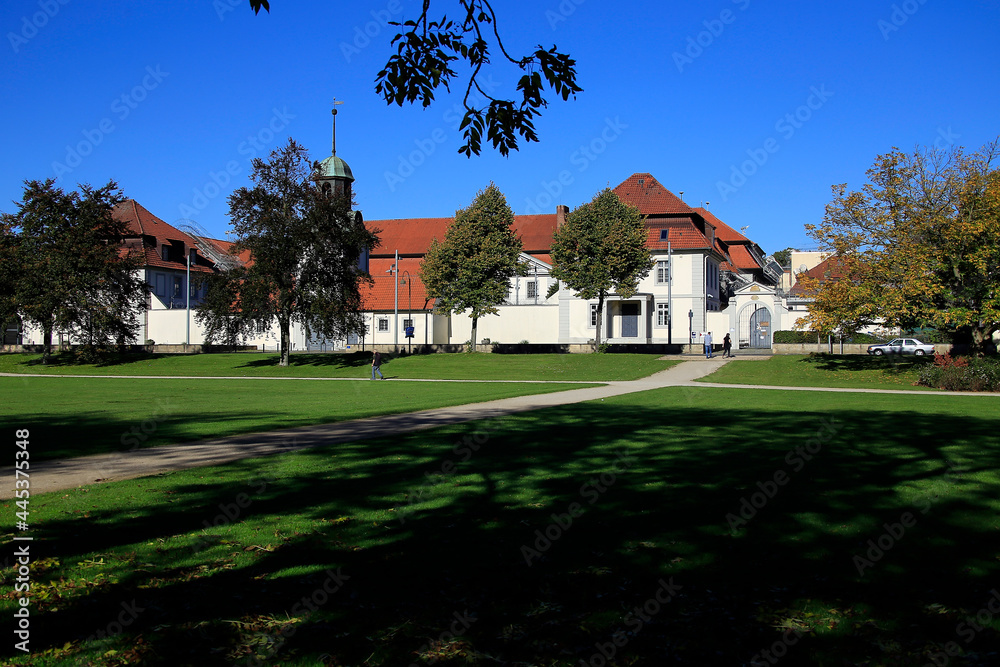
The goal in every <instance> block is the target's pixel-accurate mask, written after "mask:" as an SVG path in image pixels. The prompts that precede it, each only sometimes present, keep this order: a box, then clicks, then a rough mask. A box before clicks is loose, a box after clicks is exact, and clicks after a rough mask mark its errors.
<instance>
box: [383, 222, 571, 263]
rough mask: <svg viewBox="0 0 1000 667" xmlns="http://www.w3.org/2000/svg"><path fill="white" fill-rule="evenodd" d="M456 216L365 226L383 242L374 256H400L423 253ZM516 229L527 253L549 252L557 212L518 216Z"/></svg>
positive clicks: (442, 236)
mask: <svg viewBox="0 0 1000 667" xmlns="http://www.w3.org/2000/svg"><path fill="white" fill-rule="evenodd" d="M453 221H454V218H406V219H402V220H366V221H365V226H366V227H367V228H368V229H369V230H371V231H377V232H378V236H379V240H380V241H381V243H380V244H379V246H378V248H376V249H375V250H374V251H373V252H372V257H392V256H394V254H395V252H396V251H397V250H398V251H399V254H400V255H411V256H422V255H424V254H426V252H427V249H428V248H430V246H431V239H434V238H436V239H437V240H439V241H443V240H444V236H445V234H446V233H447V232H448V228H449V227H450V226H451V223H452V222H453ZM513 228H514V232H515V233H516V234H517V235H518V236H519V237H521V244H522V245H523V247H524V251H525V252H529V253H548V252H549V251H550V250H551V249H552V235H553V234H554V233H555V231H556V214H555V213H547V214H540V215H516V216H514V224H513Z"/></svg>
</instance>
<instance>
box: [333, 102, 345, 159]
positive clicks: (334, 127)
mask: <svg viewBox="0 0 1000 667" xmlns="http://www.w3.org/2000/svg"><path fill="white" fill-rule="evenodd" d="M338 104H343V102H338V101H337V98H336V97H334V98H333V148H332V151H333V152H332V153H331V155H333V156H334V157H336V156H337V105H338Z"/></svg>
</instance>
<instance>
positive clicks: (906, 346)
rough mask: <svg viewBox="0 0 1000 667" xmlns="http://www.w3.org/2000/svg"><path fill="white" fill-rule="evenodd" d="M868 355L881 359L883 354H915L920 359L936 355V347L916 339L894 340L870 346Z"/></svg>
mask: <svg viewBox="0 0 1000 667" xmlns="http://www.w3.org/2000/svg"><path fill="white" fill-rule="evenodd" d="M868 354H874V355H875V356H876V357H880V356H882V355H883V354H915V355H917V356H918V357H919V356H923V355H925V354H934V346H933V345H931V344H930V343H921V342H920V341H919V340H917V339H916V338H893V339H892V340H890V341H889V342H888V343H876V344H875V345H869V346H868Z"/></svg>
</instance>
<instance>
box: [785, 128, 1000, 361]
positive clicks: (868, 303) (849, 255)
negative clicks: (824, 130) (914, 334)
mask: <svg viewBox="0 0 1000 667" xmlns="http://www.w3.org/2000/svg"><path fill="white" fill-rule="evenodd" d="M997 155H998V144H997V142H996V141H994V142H993V143H991V144H988V145H987V146H985V147H983V148H982V149H981V150H979V151H978V152H976V153H973V154H966V153H965V151H964V150H963V149H961V148H958V147H955V148H951V149H947V150H943V149H928V150H916V151H914V152H913V153H902V152H901V151H899V150H898V149H893V150H892V152H890V153H888V154H886V155H882V156H879V157H878V159H877V160H876V161H875V164H874V166H873V167H872V168H871V169H869V170H868V183H866V184H865V185H864V187H863V189H862V190H861V191H860V192H848V191H847V187H846V185H838V186H835V187H834V189H833V194H834V196H833V200H832V201H831V203H830V204H828V205H827V208H826V215H825V216H824V219H823V223H822V224H821V225H817V226H813V225H807V226H806V229H807V230H808V232H809V233H810V235H811V236H812V237H813V238H815V239H816V240H817V241H819V242H820V244H821V246H822V247H823V249H825V250H828V251H830V252H832V253H834V255H835V257H836V261H837V262H838V264H839V267H840V270H839V271H838V274H839V275H838V278H837V279H835V280H821V279H818V278H816V279H811V280H810V279H807V280H805V281H803V283H802V284H803V287H804V288H806V289H807V290H809V291H810V292H811V294H812V295H813V297H814V299H815V301H814V303H813V304H812V305H811V306H810V313H809V316H808V317H807V318H805V319H804V320H802V324H805V325H809V326H811V327H812V328H815V329H817V330H820V331H827V330H834V329H835V328H836V327H837V326H838V322H847V323H849V325H850V327H854V328H856V327H858V326H861V325H864V324H880V325H883V326H886V327H899V328H902V329H911V328H914V327H933V328H936V329H939V330H942V331H948V332H951V333H952V334H953V336H954V338H955V340H956V341H957V342H968V343H970V344H971V345H972V347H973V348H974V349H975V350H977V351H981V350H983V349H984V348H985V347H988V346H989V343H990V338H991V337H992V335H993V333H994V332H996V331H997V330H998V328H1000V171H998V170H997V169H995V168H994V166H993V164H994V162H995V160H996V158H997Z"/></svg>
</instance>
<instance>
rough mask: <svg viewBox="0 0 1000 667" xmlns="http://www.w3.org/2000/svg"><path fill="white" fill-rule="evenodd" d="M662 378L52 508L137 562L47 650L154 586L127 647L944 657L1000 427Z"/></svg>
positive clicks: (69, 555) (561, 655) (59, 525)
mask: <svg viewBox="0 0 1000 667" xmlns="http://www.w3.org/2000/svg"><path fill="white" fill-rule="evenodd" d="M676 391H680V390H676ZM649 394H650V396H649V397H646V398H642V399H632V400H631V402H628V401H619V402H607V403H597V404H595V403H586V404H579V405H572V406H565V407H561V408H552V409H546V410H540V411H537V412H533V413H527V414H523V415H519V416H517V417H513V418H507V419H504V420H503V421H502V422H493V423H490V422H487V423H483V422H479V423H470V424H464V425H458V426H453V427H448V428H445V429H438V430H435V431H432V432H429V433H422V434H413V435H404V436H400V437H394V438H387V439H384V440H378V441H366V442H359V443H350V444H347V445H338V446H335V447H327V448H319V449H315V450H309V451H307V452H303V453H298V454H296V455H294V456H292V457H279V458H277V459H275V458H270V459H257V460H251V461H240V462H237V463H234V464H232V465H230V466H226V467H224V468H217V469H206V470H202V471H197V472H198V473H199V474H200V475H204V476H205V477H206V479H205V480H204V481H202V480H199V479H197V478H196V477H195V472H194V471H192V472H190V473H178V474H175V475H172V478H173V479H174V480H176V481H175V483H174V484H173V485H172V486H171V488H170V493H169V494H166V495H164V494H158V495H157V496H156V497H157V498H162V500H152V501H150V500H142V501H136V502H134V503H132V504H131V505H130V506H128V507H122V508H116V509H107V510H100V511H94V512H91V514H90V516H89V518H88V519H86V520H81V519H80V518H79V517H78V516H68V517H66V518H65V519H61V520H57V521H53V522H49V523H47V524H46V525H43V526H39V528H38V538H36V542H35V543H34V545H33V548H35V549H37V552H33V557H35V558H43V557H45V556H50V557H58V558H59V559H61V560H62V561H63V562H64V563H73V562H75V561H77V560H79V559H80V558H82V557H84V556H88V555H92V554H94V553H100V554H108V557H109V560H111V558H112V555H114V556H115V559H114V560H115V562H120V563H121V565H120V570H118V571H117V582H115V583H108V584H104V585H96V586H94V587H93V588H91V589H88V591H87V593H86V594H85V595H78V594H77V595H67V599H66V600H65V601H63V602H62V603H59V604H56V605H54V608H53V607H49V608H47V609H43V610H41V613H38V614H37V616H36V617H35V618H34V624H35V625H33V642H32V646H33V648H34V647H36V646H37V647H39V648H41V647H44V646H51V647H56V646H62V645H63V644H64V643H65V642H67V641H77V640H82V639H84V638H86V637H88V636H89V635H92V634H94V633H95V632H97V631H99V630H102V629H104V628H106V627H107V626H108V625H109V623H113V622H114V621H115V619H116V618H118V616H119V615H120V614H121V613H122V609H123V607H122V604H123V603H124V604H125V605H126V606H127V605H128V604H131V601H132V600H134V601H135V602H134V607H135V608H140V607H141V608H142V610H143V611H141V612H139V613H138V615H137V617H136V618H135V619H132V620H130V623H129V624H128V626H127V627H122V628H121V630H122V634H121V635H120V636H119V637H118V640H117V641H118V645H120V646H119V647H120V648H123V647H124V648H129V649H130V650H134V651H139V653H138V654H137V655H136V656H135V657H136V659H138V660H139V661H141V662H142V663H143V664H152V665H160V664H163V665H167V664H170V665H188V664H191V665H195V664H197V665H229V664H253V663H252V662H248V660H249V659H250V658H251V657H252V655H253V654H255V655H257V656H259V657H262V658H266V662H265V663H263V664H272V663H280V662H284V661H288V660H291V659H293V658H294V657H295V656H312V658H311V659H312V660H313V661H315V662H314V663H313V664H318V660H319V659H320V656H322V655H327V656H334V657H335V659H333V658H331V659H330V660H329V662H328V663H327V664H341V665H361V664H371V665H374V664H384V665H406V664H410V663H412V662H419V660H418V658H419V657H423V658H425V659H426V658H428V657H437V658H439V660H438V664H444V665H466V664H486V665H488V664H498V665H500V664H504V665H527V664H546V665H567V666H568V665H578V664H580V661H583V662H584V664H594V665H596V664H609V665H664V664H685V665H688V664H704V665H713V664H747V663H749V662H750V661H751V659H753V658H754V656H755V655H757V654H759V652H761V651H763V650H771V649H772V648H773V647H774V646H778V647H779V649H781V655H782V656H784V657H783V658H782V661H781V664H783V665H784V664H828V665H843V664H889V665H891V664H900V665H902V664H924V662H926V661H927V660H926V658H927V654H926V653H923V654H922V652H925V651H932V650H935V648H936V647H939V646H943V645H944V644H945V643H946V642H948V641H961V637H960V636H959V635H957V634H956V626H957V624H958V623H960V622H962V621H963V620H964V614H963V611H964V613H969V614H973V615H974V614H975V613H976V612H977V611H978V610H979V609H980V608H982V607H983V606H984V605H985V604H986V603H987V602H988V601H989V599H990V595H991V593H990V591H991V589H992V588H993V587H995V586H996V580H997V574H998V567H997V561H996V555H997V541H996V531H997V526H996V518H995V516H996V515H995V498H996V488H995V485H994V483H993V482H992V481H990V480H993V479H995V477H994V476H993V475H994V473H993V471H995V470H996V469H997V468H998V467H1000V450H998V448H997V446H996V445H995V444H986V443H993V442H994V440H993V439H992V438H993V435H994V434H995V430H996V426H997V420H996V419H993V418H983V417H958V416H954V415H948V414H944V413H938V414H927V413H924V412H920V411H896V412H875V411H868V410H837V411H830V412H824V411H810V410H802V409H797V407H796V405H795V403H794V402H793V401H794V398H789V399H787V400H786V401H785V402H784V403H783V404H780V405H777V404H778V402H777V401H772V402H771V403H770V404H769V408H768V410H767V411H766V412H764V411H760V410H753V409H736V410H730V411H728V413H727V415H728V417H729V418H728V419H727V420H726V421H725V422H724V423H713V424H711V425H706V424H705V413H704V411H703V410H700V409H690V408H687V407H684V406H683V405H678V403H679V402H680V401H677V400H667V401H664V400H662V398H663V397H666V396H671V395H672V396H674V397H676V396H677V394H676V393H673V394H671V393H670V391H669V390H668V391H667V392H650V393H649ZM706 395H707V394H706ZM654 399H655V400H654ZM831 416H834V417H835V418H836V419H837V420H838V421H835V422H829V421H824V420H829V418H830V417H831ZM776 423H780V424H782V430H781V431H780V432H776V431H775V430H774V424H776ZM974 443H978V444H974ZM473 445H475V446H476V449H474V448H473ZM799 448H802V449H799ZM619 453H627V455H628V457H629V458H625V459H623V458H620V457H619V456H618V454H619ZM466 458H468V460H464V459H466ZM629 459H631V460H629ZM449 461H450V462H451V463H452V465H453V466H454V469H453V470H452V467H451V466H446V465H445V464H446V463H447V462H449ZM949 465H950V467H949ZM955 469H960V470H959V471H958V472H955V471H954V470H955ZM442 470H448V471H449V472H446V473H444V474H442V473H441V471H442ZM779 472H783V473H784V474H785V476H786V477H784V478H783V477H780V476H776V475H777V473H779ZM275 474H277V476H278V477H277V479H274V480H273V481H270V482H266V483H263V484H262V483H261V480H265V481H266V480H268V479H270V478H271V476H272V475H275ZM779 479H780V480H783V483H781V484H779V483H778V482H777V481H776V480H779ZM772 485H773V486H772ZM911 488H912V489H913V493H910V491H911ZM109 490H112V487H108V489H105V490H104V492H108V491H109ZM240 494H246V496H245V497H243V496H241V495H240ZM407 497H410V498H416V499H417V500H416V502H414V503H409V502H407ZM744 500H746V502H747V503H748V505H747V507H748V508H749V509H741V508H743V507H744V503H743V501H744ZM574 503H576V504H577V506H578V507H576V506H574ZM924 508H926V510H927V511H923V509H924ZM373 511H374V512H375V514H374V515H371V514H370V513H371V512H373ZM741 512H742V514H741ZM906 512H909V513H910V514H911V515H912V516H913V519H914V520H913V521H912V522H909V521H907V522H906V523H909V524H910V525H908V526H905V527H903V528H902V530H901V532H900V531H897V530H896V529H895V528H894V524H902V522H903V519H902V518H901V517H902V516H903V514H904V513H906ZM372 516H375V517H378V518H376V519H375V520H374V521H373V520H372V518H371V517H372ZM730 516H736V517H739V518H741V519H743V521H742V523H740V522H739V521H736V522H734V521H732V520H731V519H730V518H729V517H730ZM220 517H221V519H220ZM400 517H402V520H400ZM244 522H245V523H244ZM206 523H207V524H208V525H209V526H214V527H212V528H205V525H206ZM373 524H374V525H373ZM734 524H736V525H734ZM886 524H888V525H889V529H888V530H887V529H886V528H885V527H884V526H885V525H886ZM302 525H306V526H308V529H302V530H299V528H300V527H301V526H302ZM248 526H249V527H252V528H254V529H259V532H257V533H255V537H250V536H248V535H247V534H246V532H245V531H244V532H240V531H239V530H237V529H238V528H239V529H241V530H243V529H245V528H246V527H248ZM734 528H735V529H734ZM297 531H298V532H297ZM893 531H895V532H893ZM887 532H888V533H889V534H890V537H891V536H892V535H896V534H898V537H891V542H890V540H889V539H882V536H883V535H884V534H886V533H887ZM184 536H191V539H186V538H185V537H184ZM870 539H871V540H874V542H875V545H876V546H879V545H880V544H881V545H882V546H884V547H886V548H884V549H881V551H882V553H881V554H878V553H876V552H872V553H871V554H869V555H867V556H866V554H868V551H869V549H870V546H869V543H868V540H870ZM879 540H881V542H880V541H879ZM147 543H151V544H158V545H159V546H157V547H156V549H155V550H152V551H150V552H148V553H145V554H144V555H143V558H144V559H148V560H149V561H150V562H139V561H133V562H130V561H128V558H129V549H130V548H132V549H134V547H130V546H129V545H141V544H147ZM35 553H37V555H34V554H35ZM248 553H249V554H256V555H257V557H256V558H253V559H252V562H247V561H246V559H244V560H239V556H238V555H239V554H248ZM132 555H133V557H134V556H135V554H134V551H133V552H132ZM858 555H862V556H864V557H865V558H867V559H868V560H870V561H871V565H869V566H864V567H862V572H861V573H860V574H859V571H858V567H859V566H858V564H857V560H856V557H857V556H858ZM118 559H122V560H121V561H119V560H118ZM237 563H239V564H237ZM327 568H329V569H330V570H331V572H332V573H334V574H336V573H337V572H338V569H337V568H340V569H339V572H340V575H341V581H340V583H341V584H342V586H341V587H340V588H339V589H337V590H336V591H335V592H329V591H330V589H332V588H335V586H334V585H332V584H330V581H331V574H330V573H327V572H326V570H327ZM345 575H346V577H347V578H344V577H345ZM324 585H326V589H325V590H324ZM664 585H666V587H667V588H664ZM671 586H672V588H671ZM72 592H73V591H69V593H72ZM321 592H322V593H321ZM657 596H659V598H660V600H659V601H657ZM668 597H669V601H664V600H666V599H667V598H668ZM303 599H305V600H307V601H308V604H307V603H305V602H303ZM651 601H652V602H651ZM45 604H46V603H45V602H40V603H39V605H40V606H45ZM309 605H312V606H313V607H314V608H315V611H311V610H310V609H309ZM637 606H638V607H639V608H640V611H639V612H633V611H632V610H634V609H635V608H636V607H637ZM643 608H645V610H643ZM289 618H293V619H295V622H294V623H293V624H292V625H289V626H287V628H288V630H287V636H284V637H283V636H282V635H281V634H280V632H279V631H280V629H281V627H282V623H285V622H286V621H287V620H288V619H289ZM787 628H793V629H798V630H800V631H802V632H803V634H802V636H801V638H799V637H798V636H796V635H794V634H791V635H788V634H783V633H784V629H787ZM619 631H621V632H622V634H617V635H616V632H619ZM36 633H37V634H36ZM447 633H451V634H450V635H448V634H447ZM616 638H617V639H618V641H617V643H616V641H615V640H616ZM439 639H440V640H443V642H442V643H441V644H440V645H438V646H437V649H435V650H439V652H438V653H433V652H432V651H431V648H423V649H422V647H428V646H431V647H432V648H433V645H431V644H429V642H432V641H434V640H439ZM962 648H963V649H964V650H975V651H977V652H980V653H986V652H988V651H995V650H997V649H998V648H1000V636H998V634H997V633H996V631H994V630H992V629H988V628H987V629H984V630H982V631H980V632H978V633H977V635H976V637H975V643H974V644H970V645H968V646H966V645H964V644H963V646H962ZM7 650H8V651H9V650H10V649H9V648H8V649H7ZM421 651H423V652H422V653H421ZM602 652H603V653H607V654H610V653H613V654H614V657H612V658H610V659H605V658H601V655H602ZM785 653H787V655H785ZM775 654H777V653H776V652H775V653H772V655H775ZM595 656H597V657H595ZM758 659H759V660H764V659H763V658H760V657H759V656H758ZM602 660H603V662H602ZM300 664H310V663H309V662H308V661H307V662H303V663H300ZM950 664H962V663H961V662H956V661H955V660H953V661H952V662H951V663H950ZM968 664H975V663H974V661H969V662H968Z"/></svg>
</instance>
